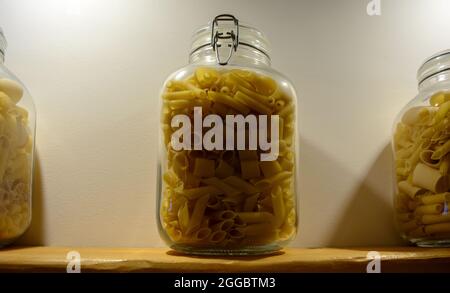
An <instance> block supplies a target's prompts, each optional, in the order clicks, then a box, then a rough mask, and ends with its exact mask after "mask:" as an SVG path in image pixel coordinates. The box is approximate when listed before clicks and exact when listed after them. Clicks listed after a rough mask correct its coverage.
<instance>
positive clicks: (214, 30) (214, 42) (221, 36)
mask: <svg viewBox="0 0 450 293" xmlns="http://www.w3.org/2000/svg"><path fill="white" fill-rule="evenodd" d="M230 21H232V22H233V23H234V29H231V30H230V31H227V32H226V33H223V32H219V22H230ZM224 40H231V42H228V47H229V48H230V50H229V51H228V56H227V58H226V59H225V60H222V59H221V57H220V53H219V50H218V49H219V48H220V47H222V41H224ZM238 46H239V20H238V19H237V18H236V17H234V16H233V15H231V14H220V15H218V16H216V17H215V18H214V20H213V21H212V25H211V47H212V48H213V50H214V51H215V52H216V59H217V63H219V65H227V64H228V62H229V61H230V59H231V56H232V55H233V51H234V52H235V51H236V50H237V48H238Z"/></svg>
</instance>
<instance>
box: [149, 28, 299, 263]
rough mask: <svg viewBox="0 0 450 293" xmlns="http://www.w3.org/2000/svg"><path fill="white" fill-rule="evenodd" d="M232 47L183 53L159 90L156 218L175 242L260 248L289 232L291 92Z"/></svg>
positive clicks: (194, 249) (292, 228)
mask: <svg viewBox="0 0 450 293" xmlns="http://www.w3.org/2000/svg"><path fill="white" fill-rule="evenodd" d="M244 30H245V29H244ZM240 54H241V55H240ZM242 54H243V52H240V51H239V50H238V52H237V53H235V58H236V59H232V60H231V63H232V64H229V65H226V66H218V65H217V64H215V62H191V64H190V65H189V66H188V67H186V68H183V69H181V70H179V71H177V72H175V73H174V74H172V75H171V77H169V79H168V80H167V81H166V83H165V86H164V88H163V90H162V94H161V124H162V127H161V129H162V131H161V158H162V159H161V166H160V174H161V184H160V188H159V191H158V192H159V194H160V202H159V219H158V220H159V223H160V230H161V235H162V238H163V239H164V240H165V241H166V242H167V244H168V245H169V246H170V247H171V248H173V249H175V250H177V251H181V252H185V253H190V254H228V255H230V254H231V255H241V254H264V253H270V252H273V251H276V250H279V249H281V248H282V247H284V246H285V245H286V244H287V243H288V242H289V241H290V240H292V239H293V237H294V236H295V233H296V228H297V209H296V180H295V178H296V169H297V166H296V143H295V140H296V133H295V129H296V115H295V113H296V112H295V109H296V96H295V92H294V91H293V89H292V86H291V85H290V83H289V82H288V81H287V80H285V79H284V78H283V77H282V76H281V75H278V74H277V73H276V72H274V71H272V70H271V69H270V67H268V66H267V64H265V65H264V66H254V65H252V64H248V63H245V62H244V61H243V60H240V61H239V62H237V61H236V60H239V59H238V58H240V57H242ZM246 54H248V52H247V53H246ZM255 54H256V53H255ZM204 56H206V54H205V55H204ZM258 56H260V55H258ZM253 57H254V56H253ZM255 58H257V57H255ZM210 60H213V59H210ZM233 60H235V62H234V63H233ZM203 61H205V60H204V59H203Z"/></svg>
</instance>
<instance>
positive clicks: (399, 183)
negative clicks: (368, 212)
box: [392, 50, 450, 247]
mask: <svg viewBox="0 0 450 293" xmlns="http://www.w3.org/2000/svg"><path fill="white" fill-rule="evenodd" d="M417 80H418V82H419V94H418V95H417V96H416V97H415V98H414V99H413V100H412V101H411V102H410V103H408V104H407V105H406V106H405V107H404V109H403V110H402V111H401V113H400V114H399V116H398V117H397V119H396V121H395V125H394V128H393V132H394V133H393V140H392V144H393V150H394V158H395V176H396V180H395V196H394V197H395V200H394V204H395V219H396V223H397V226H398V229H399V231H400V233H401V235H402V237H403V238H405V239H407V240H409V241H410V242H412V243H415V244H417V245H418V246H423V247H434V246H449V245H450V214H449V213H448V208H449V203H450V192H449V189H450V184H449V168H450V111H449V110H450V50H447V51H443V52H440V53H438V54H436V55H433V56H432V57H430V58H429V59H428V60H427V61H425V62H424V63H423V65H422V66H421V67H420V68H419V70H418V73H417Z"/></svg>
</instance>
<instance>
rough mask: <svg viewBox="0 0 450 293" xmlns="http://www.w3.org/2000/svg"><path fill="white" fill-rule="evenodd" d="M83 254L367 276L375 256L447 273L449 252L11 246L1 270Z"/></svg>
mask: <svg viewBox="0 0 450 293" xmlns="http://www.w3.org/2000/svg"><path fill="white" fill-rule="evenodd" d="M69 251H77V252H79V253H80V255H81V270H82V272H361V273H364V272H366V266H367V264H368V262H369V260H368V259H367V253H368V252H369V251H378V252H379V253H380V255H381V271H382V272H450V249H448V248H433V249H426V248H415V247H384V248H316V249H304V248H289V249H286V250H283V251H281V252H279V253H277V254H274V255H269V256H267V255H266V256H252V257H198V256H186V255H180V254H178V253H176V252H174V251H171V250H167V249H162V248H81V247H80V248H74V247H67V248H64V247H9V248H4V249H1V250H0V271H10V272H11V271H13V272H30V271H33V272H34V271H57V272H65V271H66V266H67V260H66V255H67V253H68V252H69Z"/></svg>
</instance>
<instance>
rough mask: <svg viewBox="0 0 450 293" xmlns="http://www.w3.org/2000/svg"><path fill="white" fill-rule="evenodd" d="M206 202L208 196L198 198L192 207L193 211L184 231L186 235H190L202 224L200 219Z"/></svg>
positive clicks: (203, 213)
mask: <svg viewBox="0 0 450 293" xmlns="http://www.w3.org/2000/svg"><path fill="white" fill-rule="evenodd" d="M208 200H209V195H204V196H202V197H200V198H199V199H197V201H196V203H195V206H194V211H193V212H192V216H191V218H190V220H189V224H188V228H187V231H186V233H187V234H190V233H191V232H193V231H194V230H195V229H198V228H199V227H200V224H201V223H202V219H203V217H204V215H205V209H206V205H207V203H208Z"/></svg>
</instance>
